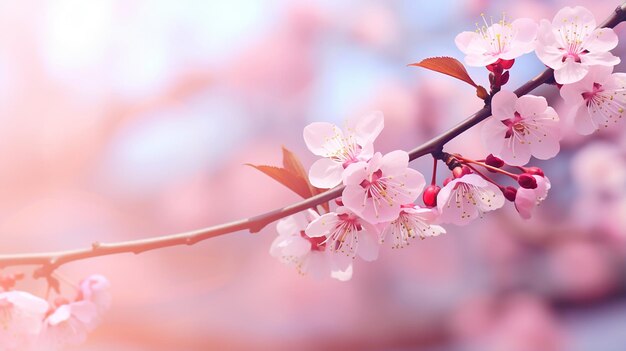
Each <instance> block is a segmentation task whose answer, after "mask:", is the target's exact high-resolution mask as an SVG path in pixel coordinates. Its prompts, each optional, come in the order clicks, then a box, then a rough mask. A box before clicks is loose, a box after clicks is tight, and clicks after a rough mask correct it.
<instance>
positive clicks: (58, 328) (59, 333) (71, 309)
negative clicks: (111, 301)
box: [37, 300, 99, 351]
mask: <svg viewBox="0 0 626 351" xmlns="http://www.w3.org/2000/svg"><path fill="white" fill-rule="evenodd" d="M98 318H99V317H98V308H97V306H96V304H95V303H93V302H91V301H85V300H83V301H76V302H71V303H68V304H65V305H62V306H59V307H58V308H57V309H56V310H54V312H52V314H50V315H49V316H48V317H47V318H46V319H45V321H44V325H43V330H42V332H41V335H40V336H39V340H38V344H37V346H38V349H37V350H41V351H44V350H46V351H53V350H61V349H62V348H63V347H65V346H67V345H78V344H81V343H83V342H84V341H85V339H87V333H88V332H89V331H90V330H91V329H92V328H93V327H94V326H95V321H96V320H97V319H98Z"/></svg>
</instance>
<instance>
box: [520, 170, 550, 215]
mask: <svg viewBox="0 0 626 351" xmlns="http://www.w3.org/2000/svg"><path fill="white" fill-rule="evenodd" d="M533 177H534V178H535V179H536V180H537V187H536V188H535V189H525V188H522V187H520V188H519V189H518V190H517V194H516V195H515V209H517V212H519V214H520V216H521V217H522V218H524V219H530V217H532V213H533V210H534V209H535V207H537V206H538V205H539V204H541V202H543V200H545V199H546V197H548V190H550V188H551V185H550V179H548V178H547V177H542V176H539V175H533Z"/></svg>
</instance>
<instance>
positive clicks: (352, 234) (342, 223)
mask: <svg viewBox="0 0 626 351" xmlns="http://www.w3.org/2000/svg"><path fill="white" fill-rule="evenodd" d="M305 233H306V235H308V236H309V237H311V238H319V237H326V239H325V240H324V241H323V242H322V243H321V244H324V245H326V247H327V248H328V249H329V250H330V251H333V252H337V253H341V254H344V255H345V256H346V257H351V258H354V257H356V255H357V254H358V255H359V256H360V257H361V258H362V259H364V260H365V261H373V260H375V259H376V258H378V247H379V245H378V238H377V235H378V230H377V229H376V227H374V226H373V225H371V224H370V223H368V222H366V221H364V220H363V219H361V218H360V217H358V216H357V215H355V214H354V213H352V212H351V211H350V210H349V209H348V208H346V207H344V206H340V207H338V208H337V209H336V211H335V212H330V213H327V214H324V215H322V216H320V217H319V218H317V219H315V220H313V221H312V222H311V223H310V224H309V226H308V227H307V228H306V231H305Z"/></svg>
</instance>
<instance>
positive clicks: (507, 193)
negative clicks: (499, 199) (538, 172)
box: [502, 186, 517, 202]
mask: <svg viewBox="0 0 626 351" xmlns="http://www.w3.org/2000/svg"><path fill="white" fill-rule="evenodd" d="M502 193H503V194H504V197H505V198H506V199H507V200H509V201H511V202H515V197H516V196H517V189H516V188H514V187H512V186H507V187H506V188H504V189H502Z"/></svg>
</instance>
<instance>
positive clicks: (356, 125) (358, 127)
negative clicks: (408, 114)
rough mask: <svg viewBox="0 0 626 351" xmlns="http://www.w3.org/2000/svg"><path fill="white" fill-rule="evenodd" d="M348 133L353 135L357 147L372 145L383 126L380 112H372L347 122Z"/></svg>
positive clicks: (383, 121)
mask: <svg viewBox="0 0 626 351" xmlns="http://www.w3.org/2000/svg"><path fill="white" fill-rule="evenodd" d="M347 126H348V132H351V133H354V135H355V137H356V141H357V143H358V144H359V145H365V144H367V143H373V142H374V140H376V138H377V137H378V135H379V134H380V132H381V131H382V130H383V128H384V126H385V118H384V116H383V113H382V112H380V111H374V112H371V113H369V114H367V115H364V116H359V117H358V118H352V119H349V120H348V121H347Z"/></svg>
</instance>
